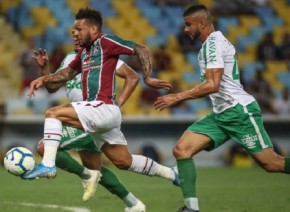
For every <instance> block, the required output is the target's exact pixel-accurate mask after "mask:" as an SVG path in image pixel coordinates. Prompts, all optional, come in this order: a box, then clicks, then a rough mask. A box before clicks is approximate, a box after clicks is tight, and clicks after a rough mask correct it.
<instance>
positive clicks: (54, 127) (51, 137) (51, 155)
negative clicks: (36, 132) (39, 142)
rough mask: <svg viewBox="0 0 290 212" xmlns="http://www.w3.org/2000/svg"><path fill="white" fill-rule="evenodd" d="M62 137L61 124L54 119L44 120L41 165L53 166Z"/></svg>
mask: <svg viewBox="0 0 290 212" xmlns="http://www.w3.org/2000/svg"><path fill="white" fill-rule="evenodd" d="M61 137H62V123H61V121H59V120H58V119H55V118H46V119H45V122H44V137H43V144H44V155H43V159H42V163H43V165H45V166H48V167H52V166H55V157H56V153H57V148H58V146H59V143H60V140H61Z"/></svg>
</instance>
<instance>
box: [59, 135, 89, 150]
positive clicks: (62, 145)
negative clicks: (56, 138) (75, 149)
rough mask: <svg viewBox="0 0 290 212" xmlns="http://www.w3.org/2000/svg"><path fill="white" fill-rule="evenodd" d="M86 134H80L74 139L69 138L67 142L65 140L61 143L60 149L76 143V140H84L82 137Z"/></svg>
mask: <svg viewBox="0 0 290 212" xmlns="http://www.w3.org/2000/svg"><path fill="white" fill-rule="evenodd" d="M87 135H88V134H87V133H82V134H81V135H79V136H77V137H74V138H71V139H69V140H67V141H65V142H63V143H61V144H60V147H62V148H63V147H65V146H66V145H69V144H71V143H73V142H75V141H77V140H79V139H81V138H84V137H86V136H87Z"/></svg>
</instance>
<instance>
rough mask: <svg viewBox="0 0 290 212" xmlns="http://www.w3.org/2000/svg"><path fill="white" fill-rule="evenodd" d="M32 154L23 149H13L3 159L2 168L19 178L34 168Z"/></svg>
mask: <svg viewBox="0 0 290 212" xmlns="http://www.w3.org/2000/svg"><path fill="white" fill-rule="evenodd" d="M34 165H35V159H34V156H33V153H32V152H31V151H30V150H29V149H27V148H25V147H14V148H12V149H10V150H9V151H8V152H7V153H6V155H5V157H4V167H5V168H6V169H7V170H8V172H9V173H11V174H13V175H16V176H21V175H23V174H25V173H27V172H29V171H31V170H32V169H33V168H34Z"/></svg>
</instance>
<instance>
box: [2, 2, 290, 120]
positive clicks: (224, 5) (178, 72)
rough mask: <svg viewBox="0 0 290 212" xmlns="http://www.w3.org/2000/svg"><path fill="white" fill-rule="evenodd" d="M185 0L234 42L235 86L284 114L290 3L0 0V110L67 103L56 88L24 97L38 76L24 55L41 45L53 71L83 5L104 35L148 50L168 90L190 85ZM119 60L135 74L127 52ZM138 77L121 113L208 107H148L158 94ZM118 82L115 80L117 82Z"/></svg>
mask: <svg viewBox="0 0 290 212" xmlns="http://www.w3.org/2000/svg"><path fill="white" fill-rule="evenodd" d="M193 3H201V4H205V5H206V6H207V7H209V8H210V9H211V10H212V12H213V14H214V20H215V28H216V30H220V31H222V32H223V33H224V34H225V36H226V37H227V38H228V39H229V40H230V41H231V42H232V43H233V44H234V45H235V46H236V49H237V51H238V58H239V67H240V71H241V76H242V78H241V81H242V84H243V85H244V87H245V89H246V90H247V91H248V92H249V93H250V94H252V95H254V96H255V97H256V99H257V100H258V102H259V103H260V106H261V109H262V111H263V113H264V114H273V115H282V116H285V115H286V116H287V115H290V99H289V90H290V15H289V14H290V0H146V1H145V0H102V1H96V0H78V1H77V0H0V28H1V33H0V51H1V56H0V105H1V110H0V111H1V115H2V116H5V115H36V114H43V113H44V112H45V111H46V109H48V108H49V107H51V106H54V105H59V104H63V103H66V102H67V99H66V96H65V93H64V92H63V91H61V92H58V93H56V94H54V95H51V94H48V93H47V92H46V91H44V90H39V91H38V93H37V96H36V97H35V98H33V99H28V98H27V88H28V86H29V83H30V82H31V81H32V80H34V79H35V78H36V77H38V76H39V74H40V71H39V68H38V67H37V65H36V63H35V61H34V60H33V59H32V58H31V56H32V54H33V50H35V49H38V48H44V49H46V50H47V52H48V54H49V56H50V68H51V71H52V72H53V71H55V70H56V69H57V67H58V66H59V65H60V63H61V61H62V59H63V58H64V56H65V55H66V53H68V52H69V51H72V50H73V49H72V40H71V29H72V28H71V27H72V24H73V22H74V14H75V13H76V12H77V11H78V9H79V8H82V7H86V6H91V7H94V8H97V9H98V10H100V11H101V12H102V14H103V19H104V27H103V31H104V32H105V33H110V34H116V35H118V36H120V37H122V38H124V39H128V40H133V41H136V42H138V43H141V44H144V45H147V46H148V47H149V48H150V50H151V55H152V59H153V65H154V75H155V76H157V77H159V78H161V79H165V80H168V81H169V82H171V83H172V84H173V85H174V89H173V90H172V91H171V92H178V91H180V90H187V89H190V88H192V87H193V86H194V85H196V84H197V83H199V66H198V61H197V54H198V50H199V45H200V44H199V43H198V42H196V43H192V41H191V40H190V39H189V38H188V37H187V35H185V34H184V32H183V16H182V14H183V10H184V8H185V7H186V6H188V5H190V4H193ZM122 59H123V60H124V61H125V62H127V63H128V65H129V66H131V67H132V68H133V69H134V70H135V71H136V72H138V73H140V64H139V63H138V62H137V60H136V58H135V57H134V56H130V57H123V58H122ZM140 76H141V74H140ZM140 82H141V83H140V85H139V86H138V87H137V89H136V91H135V93H134V94H133V96H132V97H131V98H130V100H129V102H128V103H127V104H126V105H125V106H124V108H123V114H124V115H128V116H131V115H132V116H137V115H146V116H156V115H160V116H180V117H181V116H189V115H196V116H201V115H204V114H205V113H206V112H208V111H209V110H210V109H211V105H210V102H209V101H208V99H207V98H204V99H200V100H192V101H187V102H184V103H181V104H178V105H176V106H174V107H172V108H170V109H166V110H164V111H162V112H158V111H155V110H154V109H153V108H152V103H153V102H154V100H155V99H156V97H158V96H159V95H163V94H164V93H165V91H162V90H159V91H158V90H153V89H150V88H148V87H146V86H145V85H144V83H142V80H141V81H140ZM122 83H123V81H122V80H120V79H118V80H117V84H118V86H119V87H121V86H122Z"/></svg>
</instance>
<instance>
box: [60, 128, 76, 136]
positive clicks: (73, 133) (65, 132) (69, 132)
mask: <svg viewBox="0 0 290 212" xmlns="http://www.w3.org/2000/svg"><path fill="white" fill-rule="evenodd" d="M76 131H77V130H76V129H75V128H72V127H65V128H62V136H63V137H65V138H67V137H70V138H74V137H76Z"/></svg>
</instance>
